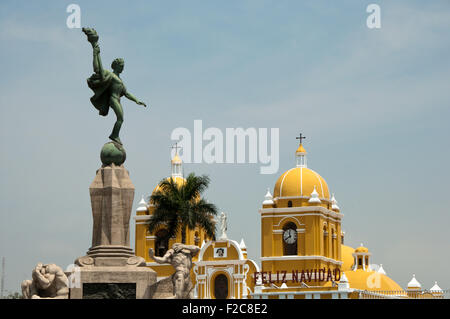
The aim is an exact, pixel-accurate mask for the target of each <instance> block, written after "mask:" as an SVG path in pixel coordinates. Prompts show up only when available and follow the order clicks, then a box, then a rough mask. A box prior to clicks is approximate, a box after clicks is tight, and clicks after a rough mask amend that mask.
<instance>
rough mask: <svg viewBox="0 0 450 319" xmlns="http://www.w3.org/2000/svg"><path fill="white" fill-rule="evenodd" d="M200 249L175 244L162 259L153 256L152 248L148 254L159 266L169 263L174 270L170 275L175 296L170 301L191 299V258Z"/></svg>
mask: <svg viewBox="0 0 450 319" xmlns="http://www.w3.org/2000/svg"><path fill="white" fill-rule="evenodd" d="M199 251H200V247H197V246H194V245H184V244H180V243H175V244H173V246H172V249H169V250H168V251H167V252H166V254H165V255H164V256H163V257H157V256H155V252H154V251H153V249H152V248H150V249H149V251H148V254H149V256H150V258H152V259H153V260H154V261H156V262H157V263H159V264H164V263H169V264H171V265H172V266H173V268H175V273H174V274H173V275H172V280H173V285H174V292H175V295H174V296H173V297H172V299H192V298H193V295H194V293H193V286H192V282H191V276H190V272H191V268H192V258H193V257H194V256H195V255H197V254H198V252H199Z"/></svg>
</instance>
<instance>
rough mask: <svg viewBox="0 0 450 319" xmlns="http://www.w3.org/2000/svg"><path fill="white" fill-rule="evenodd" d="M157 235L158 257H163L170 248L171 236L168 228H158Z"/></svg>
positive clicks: (156, 253)
mask: <svg viewBox="0 0 450 319" xmlns="http://www.w3.org/2000/svg"><path fill="white" fill-rule="evenodd" d="M155 236H156V239H155V255H156V256H158V257H163V256H164V254H165V253H166V252H167V250H168V249H169V236H168V233H167V230H165V229H161V230H158V231H157V232H156V234H155Z"/></svg>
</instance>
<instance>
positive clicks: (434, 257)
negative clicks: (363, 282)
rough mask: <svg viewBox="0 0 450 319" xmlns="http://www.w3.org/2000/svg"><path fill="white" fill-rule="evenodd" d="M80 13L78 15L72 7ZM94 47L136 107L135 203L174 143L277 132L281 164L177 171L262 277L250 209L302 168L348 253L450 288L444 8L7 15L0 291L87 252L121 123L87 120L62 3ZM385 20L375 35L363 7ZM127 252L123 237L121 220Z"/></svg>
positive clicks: (131, 147)
mask: <svg viewBox="0 0 450 319" xmlns="http://www.w3.org/2000/svg"><path fill="white" fill-rule="evenodd" d="M74 1H75V0H74ZM71 3H75V4H78V5H79V6H80V8H81V25H82V26H88V27H94V28H95V29H96V30H97V32H98V33H99V36H100V48H101V55H102V60H103V64H104V66H105V67H107V68H109V65H110V62H111V61H112V60H113V59H114V58H116V57H122V58H124V60H125V69H124V73H123V74H122V79H123V81H124V82H125V84H126V86H127V89H128V91H130V92H131V93H133V94H134V95H135V96H136V97H138V98H139V99H141V100H142V101H144V102H146V103H147V105H148V107H147V108H143V107H142V106H138V105H136V104H134V103H133V102H131V101H128V100H126V99H122V105H123V108H124V114H125V116H124V117H125V120H124V124H123V126H122V130H121V139H122V142H123V143H124V146H125V148H126V150H127V160H126V162H125V166H126V168H127V169H128V170H129V172H130V178H131V180H132V182H133V184H134V185H135V188H136V192H135V201H134V204H133V213H132V216H134V215H135V212H134V210H135V209H136V207H137V204H138V202H139V200H140V199H141V196H148V195H150V193H151V191H152V190H153V188H154V187H155V186H156V185H157V183H158V182H159V181H160V180H161V179H162V178H165V177H167V176H168V175H169V174H170V155H171V154H170V151H171V149H170V147H171V146H172V144H173V143H174V141H172V140H171V138H170V136H171V133H172V131H173V130H174V129H176V128H179V127H184V128H187V129H189V130H193V126H194V120H202V123H203V128H204V129H206V128H208V127H216V128H219V129H220V130H223V131H225V129H226V128H238V127H242V128H251V127H253V128H278V129H279V145H280V152H279V157H280V164H279V169H278V172H277V173H275V174H260V171H259V169H260V166H261V164H260V163H257V164H251V163H248V164H206V163H200V164H185V165H184V171H185V173H186V174H187V173H189V172H195V173H196V174H198V175H201V174H207V175H209V176H210V178H211V184H210V187H209V189H208V190H207V192H206V194H205V197H206V198H207V199H208V200H209V201H211V202H213V203H215V204H216V205H217V206H218V208H219V210H220V211H224V212H226V213H227V214H228V237H229V238H232V239H234V240H236V241H238V242H239V241H240V240H241V238H244V240H245V242H246V244H247V247H248V252H249V258H252V259H254V260H256V261H258V262H259V257H260V235H261V234H260V219H259V213H258V209H260V208H261V205H262V201H263V200H264V195H265V193H266V190H267V188H270V189H272V190H273V186H274V185H275V182H276V180H277V179H278V177H279V176H280V175H281V174H282V173H283V172H284V171H286V170H288V169H290V168H292V167H293V166H294V165H295V157H294V154H295V150H296V149H297V146H298V140H296V139H295V137H296V136H298V134H299V133H303V135H304V136H306V140H304V143H303V145H304V147H305V148H306V150H307V152H308V167H309V168H311V169H313V170H315V171H316V172H318V173H319V174H320V175H321V176H322V177H323V178H324V179H325V180H326V181H327V183H328V186H329V188H330V191H331V192H333V193H334V194H335V196H336V199H337V201H338V204H339V206H340V208H341V212H342V213H343V214H344V218H343V222H342V228H343V230H345V244H347V245H350V246H352V247H354V248H355V247H357V246H359V244H360V243H363V244H364V245H365V246H366V247H368V248H369V250H370V252H371V253H372V263H376V264H383V268H384V269H385V271H386V272H387V274H388V275H389V276H390V277H391V278H393V279H394V280H395V281H396V282H398V283H399V284H400V286H402V287H406V285H407V283H408V282H409V280H410V279H411V278H412V275H413V274H415V275H416V278H417V279H418V281H419V282H420V283H422V286H423V287H424V288H430V287H431V286H433V284H434V281H437V282H438V284H439V286H440V287H441V288H443V289H448V288H450V273H449V272H448V264H450V237H449V235H448V226H449V225H450V214H449V213H450V211H449V210H450V209H449V207H450V198H449V196H448V195H449V190H450V189H449V186H448V180H449V179H450V169H449V166H448V163H449V162H450V147H449V146H450V143H449V140H448V138H449V136H450V125H449V124H448V123H449V117H450V90H449V75H450V54H449V52H450V41H449V39H450V36H449V35H450V34H449V33H450V2H448V1H445V0H442V1H411V0H399V1H375V0H372V1H339V2H336V1H331V0H330V1H297V0H291V1H288V0H286V1H266V0H253V1H250V0H248V1H247V0H239V1H237V0H234V1H226V2H224V1H216V0H214V1H197V0H190V1H132V2H128V3H126V4H125V2H123V1H95V2H94V1H76V2H70V1H45V2H37V1H36V2H31V1H2V2H1V3H0V42H1V43H2V45H1V50H0V66H1V70H2V76H1V77H0V110H1V116H0V121H1V123H0V130H1V135H0V136H1V139H0V143H1V157H0V160H1V165H0V171H1V179H0V181H1V182H0V194H1V201H0V212H1V213H0V256H2V257H3V256H4V257H5V258H6V267H5V278H6V280H5V289H6V290H7V291H20V282H21V281H22V280H24V279H29V278H31V270H32V269H33V267H34V266H35V265H36V263H37V262H39V261H42V262H44V263H50V262H52V263H56V264H58V265H60V266H62V267H63V268H65V267H66V266H67V265H69V264H72V263H73V261H74V260H75V259H76V258H77V257H80V256H83V255H85V253H86V251H87V250H88V249H89V247H90V245H91V240H92V238H91V236H92V234H91V232H92V230H91V229H92V216H91V208H90V198H89V192H88V188H89V185H90V183H91V182H92V180H93V179H94V176H95V173H96V170H97V169H98V168H100V166H101V163H100V158H99V153H100V149H101V147H102V145H103V144H104V143H106V142H107V141H108V136H109V133H110V130H111V128H112V125H113V123H114V121H115V116H114V115H113V113H112V112H111V113H110V114H109V115H108V117H101V116H99V115H98V112H97V111H96V110H95V109H94V107H93V106H92V105H91V104H90V101H89V98H90V96H91V95H92V91H91V90H90V89H89V88H88V87H87V84H86V78H88V77H89V76H90V75H91V73H92V48H91V47H90V44H89V43H88V42H87V41H86V36H85V35H84V34H83V33H82V32H81V30H80V29H76V28H74V29H70V28H68V27H67V25H66V19H67V17H68V16H69V13H67V12H66V8H67V6H68V5H69V4H71ZM371 3H376V4H378V5H379V6H380V9H381V28H379V29H369V28H368V27H367V25H366V19H367V17H368V16H369V13H367V12H366V8H367V6H368V5H369V4H371ZM131 244H132V247H134V220H131Z"/></svg>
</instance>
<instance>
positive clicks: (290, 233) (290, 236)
mask: <svg viewBox="0 0 450 319" xmlns="http://www.w3.org/2000/svg"><path fill="white" fill-rule="evenodd" d="M283 239H284V241H285V242H286V244H293V243H295V241H296V240H297V232H296V231H295V230H294V229H286V230H285V231H284V233H283Z"/></svg>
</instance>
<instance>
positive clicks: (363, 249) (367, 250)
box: [355, 245, 369, 253]
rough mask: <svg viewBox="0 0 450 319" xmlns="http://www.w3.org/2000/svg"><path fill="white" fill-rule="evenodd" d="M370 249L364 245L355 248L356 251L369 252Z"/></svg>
mask: <svg viewBox="0 0 450 319" xmlns="http://www.w3.org/2000/svg"><path fill="white" fill-rule="evenodd" d="M368 252H369V249H367V248H366V247H364V246H362V245H361V246H359V247H358V248H356V249H355V253H368Z"/></svg>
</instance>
